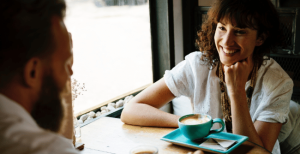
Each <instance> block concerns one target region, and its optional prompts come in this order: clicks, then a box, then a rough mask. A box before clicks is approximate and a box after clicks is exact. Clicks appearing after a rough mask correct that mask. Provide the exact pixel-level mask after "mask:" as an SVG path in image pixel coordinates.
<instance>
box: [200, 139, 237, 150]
mask: <svg viewBox="0 0 300 154" xmlns="http://www.w3.org/2000/svg"><path fill="white" fill-rule="evenodd" d="M236 142H237V141H235V140H224V139H217V138H209V139H207V140H206V141H205V142H203V143H202V144H200V145H199V146H202V147H207V148H210V149H216V150H222V151H226V150H228V149H229V148H230V147H231V146H232V145H233V144H235V143H236Z"/></svg>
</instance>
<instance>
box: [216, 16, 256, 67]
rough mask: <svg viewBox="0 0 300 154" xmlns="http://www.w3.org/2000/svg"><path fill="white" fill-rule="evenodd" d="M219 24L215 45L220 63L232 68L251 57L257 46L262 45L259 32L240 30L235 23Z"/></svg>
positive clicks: (223, 22)
mask: <svg viewBox="0 0 300 154" xmlns="http://www.w3.org/2000/svg"><path fill="white" fill-rule="evenodd" d="M225 21H226V20H223V21H222V22H219V23H218V24H217V28H216V32H215V36H214V39H215V44H216V47H217V50H218V53H219V57H220V61H221V62H222V63H223V64H224V65H226V66H230V65H233V64H235V63H236V62H238V61H241V60H243V59H246V58H248V57H250V58H251V59H252V55H253V52H254V49H255V47H256V46H259V45H261V44H260V43H259V41H258V38H257V30H254V29H250V28H240V27H237V26H235V23H230V22H225Z"/></svg>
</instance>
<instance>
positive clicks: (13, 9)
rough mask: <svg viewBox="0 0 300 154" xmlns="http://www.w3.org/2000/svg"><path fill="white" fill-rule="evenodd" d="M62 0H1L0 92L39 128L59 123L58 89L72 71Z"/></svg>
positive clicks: (59, 92) (60, 102)
mask: <svg viewBox="0 0 300 154" xmlns="http://www.w3.org/2000/svg"><path fill="white" fill-rule="evenodd" d="M65 8H66V5H65V2H64V1H63V0H5V1H2V2H1V6H0V18H1V20H2V24H0V92H1V93H3V94H5V95H6V96H8V97H10V98H11V99H13V100H15V101H16V102H17V103H19V104H20V105H22V106H23V107H24V108H25V109H26V110H27V111H28V112H29V113H31V115H32V116H33V118H34V119H35V120H36V122H37V123H38V124H39V125H40V126H41V127H43V128H45V129H49V130H52V131H58V130H59V129H60V125H61V121H62V118H63V105H62V101H61V93H62V92H63V91H64V90H65V89H66V84H67V81H69V78H70V76H71V75H72V69H71V66H72V52H71V47H70V38H69V35H68V32H67V30H66V27H65V25H64V23H63V18H64V12H65Z"/></svg>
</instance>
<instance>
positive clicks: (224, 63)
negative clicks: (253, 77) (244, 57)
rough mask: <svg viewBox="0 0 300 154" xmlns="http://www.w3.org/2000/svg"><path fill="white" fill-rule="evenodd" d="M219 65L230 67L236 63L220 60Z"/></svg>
mask: <svg viewBox="0 0 300 154" xmlns="http://www.w3.org/2000/svg"><path fill="white" fill-rule="evenodd" d="M221 63H222V64H223V65H225V66H231V65H234V64H235V63H236V62H230V61H223V60H221Z"/></svg>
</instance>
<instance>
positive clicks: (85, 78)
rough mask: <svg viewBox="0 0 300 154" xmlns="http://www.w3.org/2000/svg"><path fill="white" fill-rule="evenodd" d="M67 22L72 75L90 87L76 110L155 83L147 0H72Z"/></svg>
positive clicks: (75, 102) (69, 1)
mask: <svg viewBox="0 0 300 154" xmlns="http://www.w3.org/2000/svg"><path fill="white" fill-rule="evenodd" d="M65 24H66V26H67V28H68V30H69V31H70V32H71V33H72V37H73V44H74V48H73V53H74V65H73V71H74V74H73V79H76V80H77V81H78V83H81V85H82V84H83V83H84V84H85V89H86V90H87V91H84V92H82V94H83V95H79V96H78V97H77V98H76V99H75V101H74V113H75V114H76V113H79V112H80V111H83V110H86V109H88V108H91V107H93V106H96V105H98V104H100V103H103V102H105V101H108V100H110V99H113V98H115V97H117V96H120V95H122V94H125V93H127V92H130V91H132V90H135V89H138V88H140V87H142V86H145V85H148V84H151V83H152V82H153V80H152V57H151V36H150V19H149V4H148V2H147V0H67V12H66V18H65ZM79 90H80V89H79Z"/></svg>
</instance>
